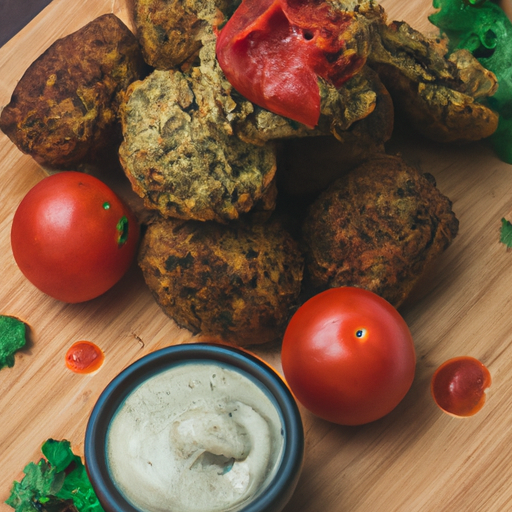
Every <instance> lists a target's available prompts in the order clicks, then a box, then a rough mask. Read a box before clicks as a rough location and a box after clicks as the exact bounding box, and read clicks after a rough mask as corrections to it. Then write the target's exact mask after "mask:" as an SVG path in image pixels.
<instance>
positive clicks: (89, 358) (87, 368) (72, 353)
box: [66, 341, 105, 373]
mask: <svg viewBox="0 0 512 512" xmlns="http://www.w3.org/2000/svg"><path fill="white" fill-rule="evenodd" d="M104 359H105V355H104V354H103V351H102V350H101V349H100V348H99V347H98V346H97V345H95V344H94V343H92V342H91V341H77V342H76V343H73V345H71V347H70V348H69V349H68V351H67V353H66V366H67V367H68V368H69V369H70V370H71V371H73V372H76V373H92V372H94V371H96V370H97V369H98V368H99V367H100V366H101V365H102V364H103V360H104Z"/></svg>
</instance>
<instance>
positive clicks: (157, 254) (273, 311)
mask: <svg viewBox="0 0 512 512" xmlns="http://www.w3.org/2000/svg"><path fill="white" fill-rule="evenodd" d="M139 265H140V267H141V269H142V272H143V275H144V279H145V281H146V283H147V285H148V286H149V288H150V290H151V291H152V293H153V295H154V296H155V299H156V301H157V303H158V304H159V305H160V306H161V307H162V309H163V311H165V313H166V314H167V315H169V316H170V317H171V318H173V319H174V320H175V321H176V323H177V324H178V325H180V326H181V327H185V328H187V329H189V330H190V331H192V332H193V333H196V334H197V333H201V334H202V335H204V336H207V337H209V338H213V339H215V340H220V341H223V342H226V343H230V344H234V345H238V346H244V345H253V344H261V343H266V342H270V341H273V340H275V339H277V338H278V337H279V336H280V335H281V334H282V333H283V332H284V329H285V327H286V323H287V321H288V319H289V317H290V315H291V314H292V312H293V309H294V307H295V306H296V302H297V299H298V296H299V293H300V289H301V282H302V275H303V257H302V254H301V252H300V250H299V247H298V244H297V242H296V241H295V240H294V239H293V238H292V237H291V235H290V234H289V233H288V232H287V231H286V230H285V229H284V228H283V227H282V225H281V224H280V223H279V222H278V221H274V220H270V221H268V222H266V223H263V224H249V223H245V222H241V221H240V222H236V223H230V224H228V225H222V224H218V223H215V222H197V221H183V220H178V219H161V218H159V219H156V220H155V221H154V222H153V223H151V224H150V225H149V226H148V230H147V232H146V233H145V235H144V237H143V240H142V244H141V250H140V255H139Z"/></svg>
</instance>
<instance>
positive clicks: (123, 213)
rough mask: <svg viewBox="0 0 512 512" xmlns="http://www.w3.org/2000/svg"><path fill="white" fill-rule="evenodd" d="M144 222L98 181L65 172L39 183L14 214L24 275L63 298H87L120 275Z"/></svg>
mask: <svg viewBox="0 0 512 512" xmlns="http://www.w3.org/2000/svg"><path fill="white" fill-rule="evenodd" d="M138 238H139V226H138V223H137V220H136V219H135V217H134V216H133V215H132V214H131V212H130V211H129V209H128V208H127V207H126V206H125V205H124V204H123V203H122V202H121V200H120V199H119V198H118V197H117V196H116V195H115V193H114V192H113V191H112V190H111V189H110V188H109V187H108V186H107V185H105V184H104V183H103V182H101V181H100V180H99V179H97V178H95V177H93V176H90V175H87V174H83V173H80V172H71V171H65V172H60V173H58V174H54V175H52V176H49V177H47V178H45V179H43V180H42V181H40V182H39V183H38V184H37V185H36V186H35V187H33V188H32V189H31V190H30V191H29V192H28V194H27V195H26V196H25V197H24V198H23V200H22V201H21V203H20V205H19V206H18V209H17V210H16V213H15V214H14V218H13V222H12V229H11V245H12V252H13V255H14V259H15V260H16V263H17V264H18V266H19V268H20V270H21V271H22V272H23V274H24V275H25V277H26V278H27V279H28V280H29V281H30V282H31V283H32V284H34V285H35V286H36V287H37V288H39V289H40V290H41V291H42V292H44V293H46V294H47V295H50V296H51V297H53V298H55V299H58V300H61V301H64V302H71V303H75V302H83V301H86V300H90V299H93V298H95V297H98V296H99V295H101V294H103V293H104V292H106V291H107V290H108V289H109V288H111V287H112V286H113V285H114V284H115V283H117V282H118V281H119V279H121V277H122V276H123V275H124V274H125V272H126V271H127V270H128V267H129V266H130V264H131V262H132V260H133V258H134V256H135V251H136V248H137V242H138Z"/></svg>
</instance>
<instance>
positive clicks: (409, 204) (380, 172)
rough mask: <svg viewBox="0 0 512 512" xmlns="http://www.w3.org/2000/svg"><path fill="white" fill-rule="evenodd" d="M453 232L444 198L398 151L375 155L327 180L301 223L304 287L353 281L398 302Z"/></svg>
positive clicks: (455, 222)
mask: <svg viewBox="0 0 512 512" xmlns="http://www.w3.org/2000/svg"><path fill="white" fill-rule="evenodd" d="M457 231H458V220H457V218H456V216H455V214H454V213H453V211H452V204H451V202H450V200H449V199H448V198H447V197H445V196H444V195H443V194H441V192H440V191H439V190H438V189H437V188H436V185H435V180H434V178H433V177H432V176H431V175H423V174H421V173H420V172H419V171H417V170H416V169H415V168H413V167H411V166H410V165H408V164H407V163H406V162H404V161H403V160H402V159H401V158H400V157H397V156H391V155H382V156H379V157H375V158H372V159H370V160H369V161H367V162H365V163H364V164H362V165H361V166H359V167H357V168H355V169H353V170H352V171H351V172H350V173H348V174H347V175H345V176H343V177H342V178H340V179H338V180H337V181H335V182H334V183H333V184H332V185H330V186H329V188H328V189H327V190H325V191H324V192H323V193H321V194H320V195H319V196H318V198H317V199H316V200H315V202H314V203H312V205H311V207H310V209H309V212H308V215H307V217H306V219H305V221H304V224H303V238H304V254H305V261H306V270H305V282H306V283H307V287H309V288H310V293H316V292H319V291H321V290H325V289H327V288H332V287H336V286H357V287H361V288H365V289H367V290H370V291H372V292H375V293H377V294H378V295H380V296H382V297H384V298H385V299H386V300H388V301H389V302H390V303H391V304H392V305H393V306H395V307H399V306H400V305H401V304H402V303H403V302H404V300H405V299H406V298H407V296H408V295H409V293H410V292H411V290H412V289H413V287H414V285H415V284H416V283H417V282H418V280H419V279H420V277H421V276H422V274H423V273H424V272H425V270H426V269H428V268H429V265H430V264H431V262H432V261H434V260H435V259H436V258H437V257H439V256H440V254H441V253H442V252H443V251H444V250H445V249H446V248H447V247H448V246H449V244H450V243H451V242H452V240H453V239H454V238H455V236H456V234H457Z"/></svg>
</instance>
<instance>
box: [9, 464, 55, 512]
mask: <svg viewBox="0 0 512 512" xmlns="http://www.w3.org/2000/svg"><path fill="white" fill-rule="evenodd" d="M23 472H24V473H25V476H24V477H23V479H22V481H21V482H14V483H13V487H12V490H11V496H10V497H9V499H8V500H7V501H6V503H7V505H9V506H11V507H12V508H14V509H15V510H16V512H28V511H30V512H34V503H35V502H37V501H38V500H39V499H40V498H43V497H45V496H47V495H49V494H51V493H52V491H53V490H54V486H55V484H56V476H57V475H56V471H55V469H54V468H52V467H51V466H50V465H49V464H48V463H47V462H46V461H45V460H44V459H41V460H40V461H39V462H38V463H37V464H35V463H34V462H31V463H30V464H28V465H27V466H25V469H24V470H23ZM57 480H59V479H57ZM60 480H61V483H62V482H63V481H64V478H61V479H60Z"/></svg>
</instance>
